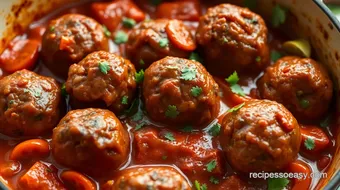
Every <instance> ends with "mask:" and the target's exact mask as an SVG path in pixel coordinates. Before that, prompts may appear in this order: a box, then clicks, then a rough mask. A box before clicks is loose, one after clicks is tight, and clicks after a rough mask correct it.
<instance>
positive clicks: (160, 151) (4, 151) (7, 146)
mask: <svg viewBox="0 0 340 190" xmlns="http://www.w3.org/2000/svg"><path fill="white" fill-rule="evenodd" d="M141 2H142V1H141ZM141 2H140V3H139V4H138V5H139V6H140V7H141V8H142V9H143V11H145V18H147V19H148V18H150V19H153V18H156V16H158V17H159V16H160V15H161V16H172V15H173V14H181V18H183V19H184V20H187V21H185V24H186V25H187V26H188V27H190V28H191V29H192V33H195V29H196V27H197V25H198V22H196V21H192V20H195V19H196V17H197V15H196V14H198V13H196V12H195V11H194V12H188V13H183V12H180V11H178V12H179V13H178V12H176V11H173V10H171V9H172V8H174V7H170V8H167V7H166V5H162V8H161V10H162V11H164V13H163V12H156V11H155V7H154V6H153V5H150V4H148V3H147V2H144V3H143V2H142V3H141ZM181 3H184V4H185V3H186V2H181ZM90 6H91V3H85V4H84V3H81V4H79V3H78V4H74V5H72V6H70V7H67V8H63V9H61V10H57V11H54V12H51V13H50V14H49V15H47V16H45V17H43V18H41V19H40V20H37V21H35V22H33V23H32V24H31V25H30V26H29V28H28V30H27V32H26V33H24V34H22V35H21V36H17V37H16V38H15V39H14V40H13V42H12V45H10V46H11V47H8V49H7V50H5V51H4V53H3V54H2V55H1V57H2V60H6V63H7V64H8V65H6V64H2V65H1V69H2V72H1V74H0V76H1V77H4V76H6V75H8V73H7V72H5V71H12V70H13V69H14V70H18V69H22V68H27V69H32V70H33V71H34V72H36V73H38V74H40V75H43V76H49V77H52V78H55V79H57V81H58V82H59V83H61V84H62V83H64V82H65V80H64V79H63V78H61V77H58V76H56V75H54V74H53V73H52V72H51V71H50V70H49V69H48V68H47V67H46V66H45V65H44V64H43V63H42V61H41V59H40V58H39V56H38V52H39V51H40V44H41V38H42V34H43V33H44V31H45V30H46V28H45V27H46V25H47V23H48V21H50V20H51V19H54V18H57V17H58V16H61V15H63V14H66V13H79V14H84V15H87V16H89V17H92V18H96V15H95V14H94V13H93V12H92V11H91V8H90ZM207 6H211V5H210V4H209V5H205V4H204V3H201V4H200V9H201V11H202V12H204V11H205V10H206V7H207ZM129 8H131V7H129ZM175 8H176V7H175ZM98 9H99V8H98ZM131 12H132V13H131V15H132V16H133V17H136V18H137V19H139V20H143V19H144V17H143V15H140V13H136V12H133V11H131ZM134 14H135V15H134ZM188 20H189V21H188ZM103 22H105V21H103ZM100 23H102V22H100ZM268 25H269V24H268ZM108 27H110V28H115V29H113V30H125V31H126V32H129V31H130V29H126V28H123V26H122V24H120V22H117V23H113V24H112V25H110V26H108ZM174 27H176V26H174ZM25 39H27V40H28V41H27V40H26V41H25ZM268 39H269V45H270V49H271V51H278V52H281V53H283V52H282V43H283V42H284V41H286V40H287V37H286V36H285V35H284V34H282V33H280V32H278V31H276V30H271V29H270V30H269V36H268ZM17 40H21V41H20V43H16V41H17ZM186 48H190V49H192V48H194V47H186ZM6 51H8V52H6ZM22 52H28V53H31V54H32V56H31V57H30V60H23V59H22V58H21V57H20V55H21V53H22ZM110 52H113V53H116V54H119V55H122V56H125V52H124V44H121V45H117V44H115V43H114V42H113V40H112V39H111V40H110ZM14 62H19V63H22V64H18V65H16V68H13V67H12V66H11V65H13V63H14ZM35 63H37V64H35ZM272 63H273V62H272ZM261 75H262V73H261V74H259V75H258V74H256V75H254V74H249V75H242V76H241V79H240V82H239V84H240V85H241V87H242V88H243V90H244V92H245V94H247V96H245V97H241V96H239V95H237V94H233V93H232V92H231V90H230V88H229V86H228V83H226V81H225V80H224V79H223V78H219V77H215V80H216V82H217V83H218V84H219V87H220V93H221V94H223V97H222V99H221V103H220V104H221V108H220V113H219V117H218V118H216V119H215V120H214V121H213V122H212V123H211V124H209V125H207V126H206V127H205V128H204V129H202V130H193V132H191V133H187V132H183V131H179V132H174V131H172V130H168V129H167V128H166V126H163V125H161V124H159V123H155V122H153V121H152V120H150V119H149V118H148V117H147V116H146V115H144V113H143V110H142V106H143V105H142V99H141V91H140V89H139V96H138V98H137V99H138V102H139V104H138V106H137V107H134V108H133V109H132V110H133V114H131V115H121V116H119V119H120V120H121V122H122V124H123V125H124V126H125V127H126V128H127V129H128V131H129V133H130V138H131V145H130V149H131V150H130V158H129V160H128V161H127V163H126V164H125V165H124V166H123V167H121V168H120V170H122V169H124V168H126V167H129V166H133V165H139V164H174V163H175V165H177V166H181V167H186V170H185V171H183V172H185V173H186V176H187V177H188V179H189V180H190V181H191V182H192V183H194V181H195V180H198V181H199V182H200V183H201V184H203V183H205V184H206V185H207V187H208V189H216V188H218V187H221V186H223V185H225V183H224V181H223V179H226V178H227V177H229V176H232V175H234V174H235V173H236V171H234V170H233V169H232V168H231V167H230V166H229V165H228V163H227V161H226V160H225V159H226V158H225V157H224V156H223V155H222V150H221V147H220V144H219V141H218V139H217V138H216V137H214V136H211V135H210V133H209V130H210V129H211V127H212V126H213V124H215V123H216V122H220V121H221V118H222V117H223V114H224V113H225V112H226V111H227V110H228V109H229V108H231V107H233V106H235V105H238V104H240V103H242V102H244V101H247V100H249V99H252V98H258V94H257V92H256V81H257V79H258V78H259V77H260V76H261ZM68 101H69V99H68V98H66V99H65V103H66V104H67V111H69V110H72V107H71V106H70V105H69V104H68ZM330 110H331V111H330V113H329V115H331V117H330V119H329V121H328V123H329V124H327V125H325V126H324V127H323V128H320V121H312V122H309V121H299V123H300V124H302V125H309V126H310V125H312V126H314V128H317V129H314V130H313V128H310V127H305V128H304V130H306V134H307V135H308V134H309V135H311V136H312V137H314V136H315V135H317V136H318V135H319V137H318V139H320V142H319V141H318V140H316V141H315V143H319V144H320V146H321V148H322V149H323V150H322V151H321V152H318V154H315V152H311V151H308V150H306V149H304V148H301V150H300V153H299V157H298V160H299V162H303V163H304V165H303V166H301V165H299V166H297V167H294V166H291V167H294V168H293V169H292V168H287V171H302V172H306V171H305V170H306V169H305V168H304V167H309V168H310V171H309V172H314V173H316V172H326V171H327V168H328V166H329V165H330V163H331V161H332V158H333V154H334V150H335V139H334V135H333V134H332V129H333V128H335V127H337V126H336V124H335V120H336V117H337V116H336V115H335V114H333V113H334V112H335V108H331V109H330ZM134 117H140V118H139V120H138V122H137V121H136V120H135V119H134ZM140 123H146V125H145V126H143V128H147V130H143V132H142V133H139V132H137V130H136V129H135V128H136V126H138V124H140ZM318 130H319V132H317V131H318ZM166 131H172V132H173V134H174V137H175V138H176V139H177V141H176V143H175V144H172V143H170V144H169V143H168V142H166V141H162V140H160V139H157V135H160V136H161V135H162V134H164V133H165V132H166ZM320 131H321V132H320ZM320 136H321V137H320ZM40 138H41V139H45V140H46V141H47V142H48V143H50V141H51V135H46V136H43V137H40ZM136 139H137V140H138V141H140V142H148V143H150V144H152V146H153V147H151V149H150V150H149V149H145V147H142V146H140V147H138V146H137V148H132V147H135V144H134V143H136ZM325 139H326V140H325ZM24 140H26V139H16V138H9V137H6V136H2V135H1V136H0V165H1V166H2V167H0V168H11V169H10V170H9V171H3V170H2V169H1V170H0V172H1V173H0V178H1V179H2V180H3V181H4V183H5V184H6V185H7V186H8V187H11V188H13V189H17V188H18V183H17V182H18V179H19V178H20V177H21V176H23V175H24V174H25V173H26V172H27V170H28V169H29V168H31V167H32V166H33V164H34V163H35V162H36V161H39V160H40V161H42V162H43V163H47V165H50V164H52V165H53V166H55V167H56V171H57V174H58V177H59V180H60V179H61V180H63V179H65V178H66V179H67V178H68V177H70V176H71V178H72V176H75V178H81V177H82V176H79V175H78V174H77V173H68V175H65V176H64V177H61V174H62V173H63V172H64V171H66V170H67V169H68V168H65V167H64V166H62V165H59V164H58V163H56V162H55V161H54V159H53V157H52V155H51V154H49V155H48V156H46V155H44V154H43V155H44V156H42V157H38V158H36V157H35V158H30V159H26V160H23V161H21V162H20V165H19V166H18V164H17V163H14V162H13V161H11V160H10V155H11V154H12V151H13V150H14V148H15V147H16V146H17V145H18V144H19V143H20V142H23V141H24ZM317 146H318V145H317ZM215 155H222V156H220V158H222V159H224V160H223V161H221V162H220V163H223V164H225V165H217V166H216V168H217V169H215V170H214V172H206V171H205V170H206V169H205V167H206V165H205V164H201V165H196V164H195V163H197V160H198V161H199V162H202V163H207V162H209V160H211V159H212V158H215ZM183 159H185V161H186V162H188V161H189V162H190V159H192V160H191V161H192V162H193V164H192V165H191V166H190V167H189V165H188V164H185V163H183ZM8 165H11V167H8ZM4 166H6V167H4ZM113 175H118V173H117V174H113ZM85 176H86V175H85ZM212 176H213V177H215V178H217V179H218V180H219V182H220V183H219V184H214V183H212V182H211V177H212ZM238 176H239V177H240V178H241V179H242V180H243V181H245V182H246V183H248V185H249V184H251V186H254V187H258V188H260V189H265V188H266V187H267V184H266V181H264V180H254V179H249V178H248V176H247V175H244V174H238ZM87 178H88V179H89V180H91V181H92V183H94V184H95V187H96V188H97V187H100V186H101V185H102V184H103V183H104V182H106V181H107V180H109V179H112V176H104V177H101V178H92V177H89V176H87ZM85 181H86V180H85ZM317 182H318V180H317V179H315V178H313V179H310V181H305V182H301V183H300V182H299V183H298V182H296V181H295V182H294V183H296V184H299V185H297V186H295V187H294V188H293V189H299V188H301V189H303V188H305V187H308V186H309V188H310V189H312V188H313V187H315V186H316V184H317ZM233 183H234V182H230V183H229V182H228V183H227V186H228V185H235V184H233ZM83 185H84V184H83ZM85 185H86V184H85ZM237 185H240V184H236V186H235V187H237ZM194 186H195V185H193V188H194ZM290 186H294V185H290Z"/></svg>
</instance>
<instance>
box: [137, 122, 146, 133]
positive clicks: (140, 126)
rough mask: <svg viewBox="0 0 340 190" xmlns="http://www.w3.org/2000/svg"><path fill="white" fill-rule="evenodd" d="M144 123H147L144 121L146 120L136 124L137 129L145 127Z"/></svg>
mask: <svg viewBox="0 0 340 190" xmlns="http://www.w3.org/2000/svg"><path fill="white" fill-rule="evenodd" d="M144 125H145V123H144V122H142V123H140V124H138V125H136V127H135V131H138V130H139V129H141V128H143V127H144Z"/></svg>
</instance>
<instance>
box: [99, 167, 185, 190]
mask: <svg viewBox="0 0 340 190" xmlns="http://www.w3.org/2000/svg"><path fill="white" fill-rule="evenodd" d="M103 189H104V190H115V189H171V190H190V189H191V188H190V185H189V183H188V181H187V180H186V178H185V177H184V176H183V175H182V174H181V173H180V172H179V171H177V170H176V169H175V168H173V167H170V166H144V167H133V168H130V169H125V170H123V171H121V172H120V174H119V175H118V176H117V177H116V178H115V179H114V180H110V181H108V182H107V183H106V184H104V187H103Z"/></svg>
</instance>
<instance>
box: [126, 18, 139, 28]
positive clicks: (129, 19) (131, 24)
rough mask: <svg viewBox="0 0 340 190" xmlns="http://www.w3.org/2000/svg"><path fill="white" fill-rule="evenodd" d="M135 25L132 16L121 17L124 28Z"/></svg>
mask: <svg viewBox="0 0 340 190" xmlns="http://www.w3.org/2000/svg"><path fill="white" fill-rule="evenodd" d="M135 25H136V21H135V20H134V19H132V18H126V17H124V18H123V26H124V27H126V28H133V27H134V26H135Z"/></svg>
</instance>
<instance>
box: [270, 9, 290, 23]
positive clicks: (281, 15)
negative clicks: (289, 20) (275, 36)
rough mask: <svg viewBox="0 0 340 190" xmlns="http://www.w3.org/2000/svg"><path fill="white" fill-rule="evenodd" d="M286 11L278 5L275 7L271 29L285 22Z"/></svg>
mask: <svg viewBox="0 0 340 190" xmlns="http://www.w3.org/2000/svg"><path fill="white" fill-rule="evenodd" d="M286 12H287V10H286V9H284V8H282V7H281V6H280V5H276V6H275V7H274V8H273V12H272V25H273V27H275V28H276V27H279V26H280V25H281V24H283V23H284V22H285V21H286Z"/></svg>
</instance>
